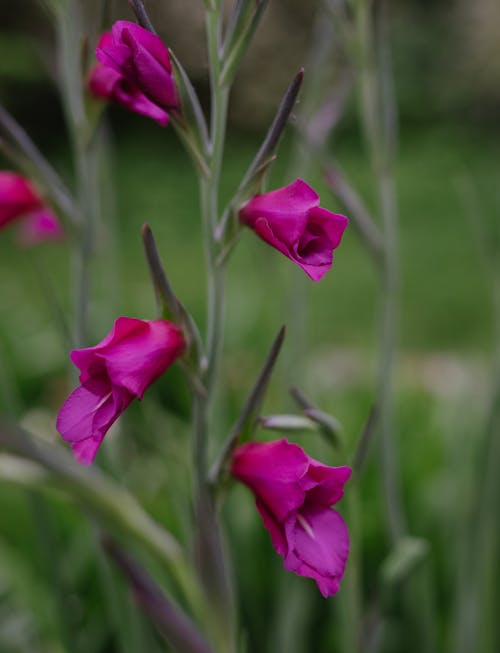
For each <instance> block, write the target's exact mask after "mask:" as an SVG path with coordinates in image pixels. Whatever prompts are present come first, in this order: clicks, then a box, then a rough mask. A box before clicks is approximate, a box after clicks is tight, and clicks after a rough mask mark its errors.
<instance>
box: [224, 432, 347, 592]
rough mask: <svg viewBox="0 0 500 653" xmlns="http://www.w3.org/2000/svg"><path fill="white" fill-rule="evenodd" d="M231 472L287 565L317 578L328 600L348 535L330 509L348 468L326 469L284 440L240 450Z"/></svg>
mask: <svg viewBox="0 0 500 653" xmlns="http://www.w3.org/2000/svg"><path fill="white" fill-rule="evenodd" d="M231 473H232V474H233V476H235V477H236V478H237V479H238V480H240V481H242V482H243V483H245V485H247V486H248V487H249V488H250V489H251V490H252V492H253V493H254V494H255V497H256V506H257V509H258V511H259V512H260V515H261V517H262V521H263V522H264V526H265V527H266V528H267V530H268V531H269V534H270V535H271V541H272V543H273V546H274V548H275V549H276V551H277V552H278V553H279V555H280V556H282V557H283V558H284V567H285V569H288V570H289V571H293V572H294V573H296V574H298V575H299V576H307V577H308V578H313V579H314V580H315V581H316V583H317V585H318V588H319V590H320V592H321V594H322V595H323V596H324V597H325V598H326V597H328V596H333V595H334V594H335V593H336V592H337V591H338V590H339V585H340V581H341V580H342V577H343V575H344V569H345V565H346V561H347V557H348V555H349V534H348V532H347V527H346V525H345V523H344V521H343V519H342V517H341V516H340V515H339V513H338V512H336V511H335V510H332V509H331V507H330V506H332V505H334V504H335V503H337V502H338V501H339V500H340V499H341V498H342V496H343V494H344V484H345V483H346V482H347V481H348V480H349V477H350V475H351V469H350V468H349V467H328V466H327V465H323V464H322V463H320V462H318V461H317V460H314V459H313V458H310V457H309V456H308V455H307V454H306V453H305V451H304V450H303V449H301V448H300V447H299V446H298V445H296V444H291V443H290V442H288V440H286V439H282V440H276V441H274V442H266V443H263V442H250V443H247V444H243V445H241V446H240V447H238V448H237V449H236V450H235V452H234V454H233V459H232V466H231Z"/></svg>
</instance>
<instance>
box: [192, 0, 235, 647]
mask: <svg viewBox="0 0 500 653" xmlns="http://www.w3.org/2000/svg"><path fill="white" fill-rule="evenodd" d="M220 5H221V3H220V1H219V0H217V2H214V3H211V4H210V5H207V6H206V11H205V15H206V31H207V41H208V56H209V70H210V88H211V117H210V120H211V127H210V151H209V153H208V154H209V157H208V159H209V166H208V167H209V170H208V174H207V175H205V176H200V205H201V214H202V222H203V232H204V249H205V263H206V277H207V327H206V334H207V335H206V355H207V361H206V369H205V370H204V374H203V381H204V387H205V390H206V392H205V393H204V394H201V393H199V392H197V391H195V392H194V393H193V438H194V454H193V455H194V461H193V462H194V474H195V510H196V526H197V531H198V532H197V540H198V542H197V548H198V558H199V565H200V573H201V576H202V580H203V584H204V587H205V592H206V595H207V604H208V605H209V611H210V618H209V621H210V624H209V625H210V629H211V634H212V639H213V643H214V646H215V648H216V650H217V651H218V652H220V653H234V651H235V650H236V646H235V643H234V634H235V633H234V623H233V622H234V619H233V605H232V604H233V601H232V596H231V589H230V584H229V581H228V576H227V570H226V565H225V562H224V553H223V550H222V537H221V532H220V526H219V523H218V515H217V509H216V506H215V504H214V501H213V497H212V494H211V491H210V487H209V484H208V460H207V458H208V456H207V448H208V437H209V432H210V419H211V414H212V404H213V397H214V389H215V384H216V379H217V372H218V368H219V362H220V356H221V351H222V343H223V331H224V285H225V284H224V277H225V270H224V265H223V264H218V261H217V254H218V244H217V241H216V239H215V228H216V225H217V223H218V218H219V187H220V178H221V168H222V157H223V152H224V142H225V133H226V120H227V105H228V98H229V88H228V87H227V86H222V85H221V83H220V73H221V62H220V52H221V23H222V10H221V6H220Z"/></svg>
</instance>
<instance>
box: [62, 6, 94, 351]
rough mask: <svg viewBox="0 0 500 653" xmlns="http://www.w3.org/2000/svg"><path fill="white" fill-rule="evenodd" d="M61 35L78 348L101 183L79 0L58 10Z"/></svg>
mask: <svg viewBox="0 0 500 653" xmlns="http://www.w3.org/2000/svg"><path fill="white" fill-rule="evenodd" d="M56 13H57V27H58V38H59V57H60V58H59V65H60V74H61V92H62V96H63V103H64V108H65V114H66V120H67V124H68V129H69V132H70V137H71V145H72V154H73V161H74V169H75V177H76V185H77V199H78V204H79V207H80V210H81V218H82V219H81V223H80V224H79V225H78V229H77V232H76V234H75V238H74V240H73V256H72V266H73V269H72V277H73V291H74V323H73V340H74V346H75V347H82V346H84V345H85V344H86V341H87V326H88V303H89V261H90V256H91V252H92V246H93V242H92V241H93V228H94V223H95V218H96V214H97V210H98V202H99V192H98V190H99V184H98V179H97V170H96V168H97V165H96V163H97V161H96V157H95V143H96V141H95V139H94V140H93V139H92V138H91V134H90V127H89V124H88V120H87V116H86V112H85V104H84V98H83V92H84V91H83V89H84V83H83V76H82V65H81V61H80V54H81V53H80V48H79V44H80V43H81V42H83V41H82V30H81V27H82V24H81V23H82V16H81V11H80V5H79V2H78V0H69V1H68V2H67V3H65V4H64V5H62V6H61V7H58V8H57V9H56Z"/></svg>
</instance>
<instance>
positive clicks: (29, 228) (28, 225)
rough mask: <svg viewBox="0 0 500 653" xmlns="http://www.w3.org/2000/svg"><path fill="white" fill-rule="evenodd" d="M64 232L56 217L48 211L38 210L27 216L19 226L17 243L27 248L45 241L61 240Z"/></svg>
mask: <svg viewBox="0 0 500 653" xmlns="http://www.w3.org/2000/svg"><path fill="white" fill-rule="evenodd" d="M63 238H64V231H63V228H62V226H61V223H60V222H59V220H58V219H57V217H56V215H55V214H54V213H53V212H52V211H51V210H50V209H40V210H39V211H35V212H34V213H30V214H29V215H27V216H26V217H25V218H24V219H23V220H22V222H21V224H20V225H19V231H18V241H19V243H20V244H21V245H24V246H25V247H29V246H32V245H38V244H39V243H42V242H45V241H52V242H58V241H61V240H63Z"/></svg>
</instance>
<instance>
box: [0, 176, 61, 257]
mask: <svg viewBox="0 0 500 653" xmlns="http://www.w3.org/2000/svg"><path fill="white" fill-rule="evenodd" d="M18 220H21V222H20V226H19V232H18V241H19V243H20V244H21V245H36V244H37V243H40V242H42V241H46V240H61V239H62V238H63V229H62V227H61V224H60V222H59V220H58V219H57V217H56V216H55V215H54V213H53V212H52V211H51V210H50V209H49V208H47V207H46V206H45V204H44V201H43V199H42V198H41V197H40V196H39V194H38V193H37V192H36V190H35V189H34V187H33V185H32V184H31V182H30V181H29V180H28V179H26V178H25V177H23V176H22V175H19V174H17V173H16V172H10V171H8V170H3V171H0V229H1V228H3V227H6V226H8V225H9V224H10V223H11V222H14V221H18Z"/></svg>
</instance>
